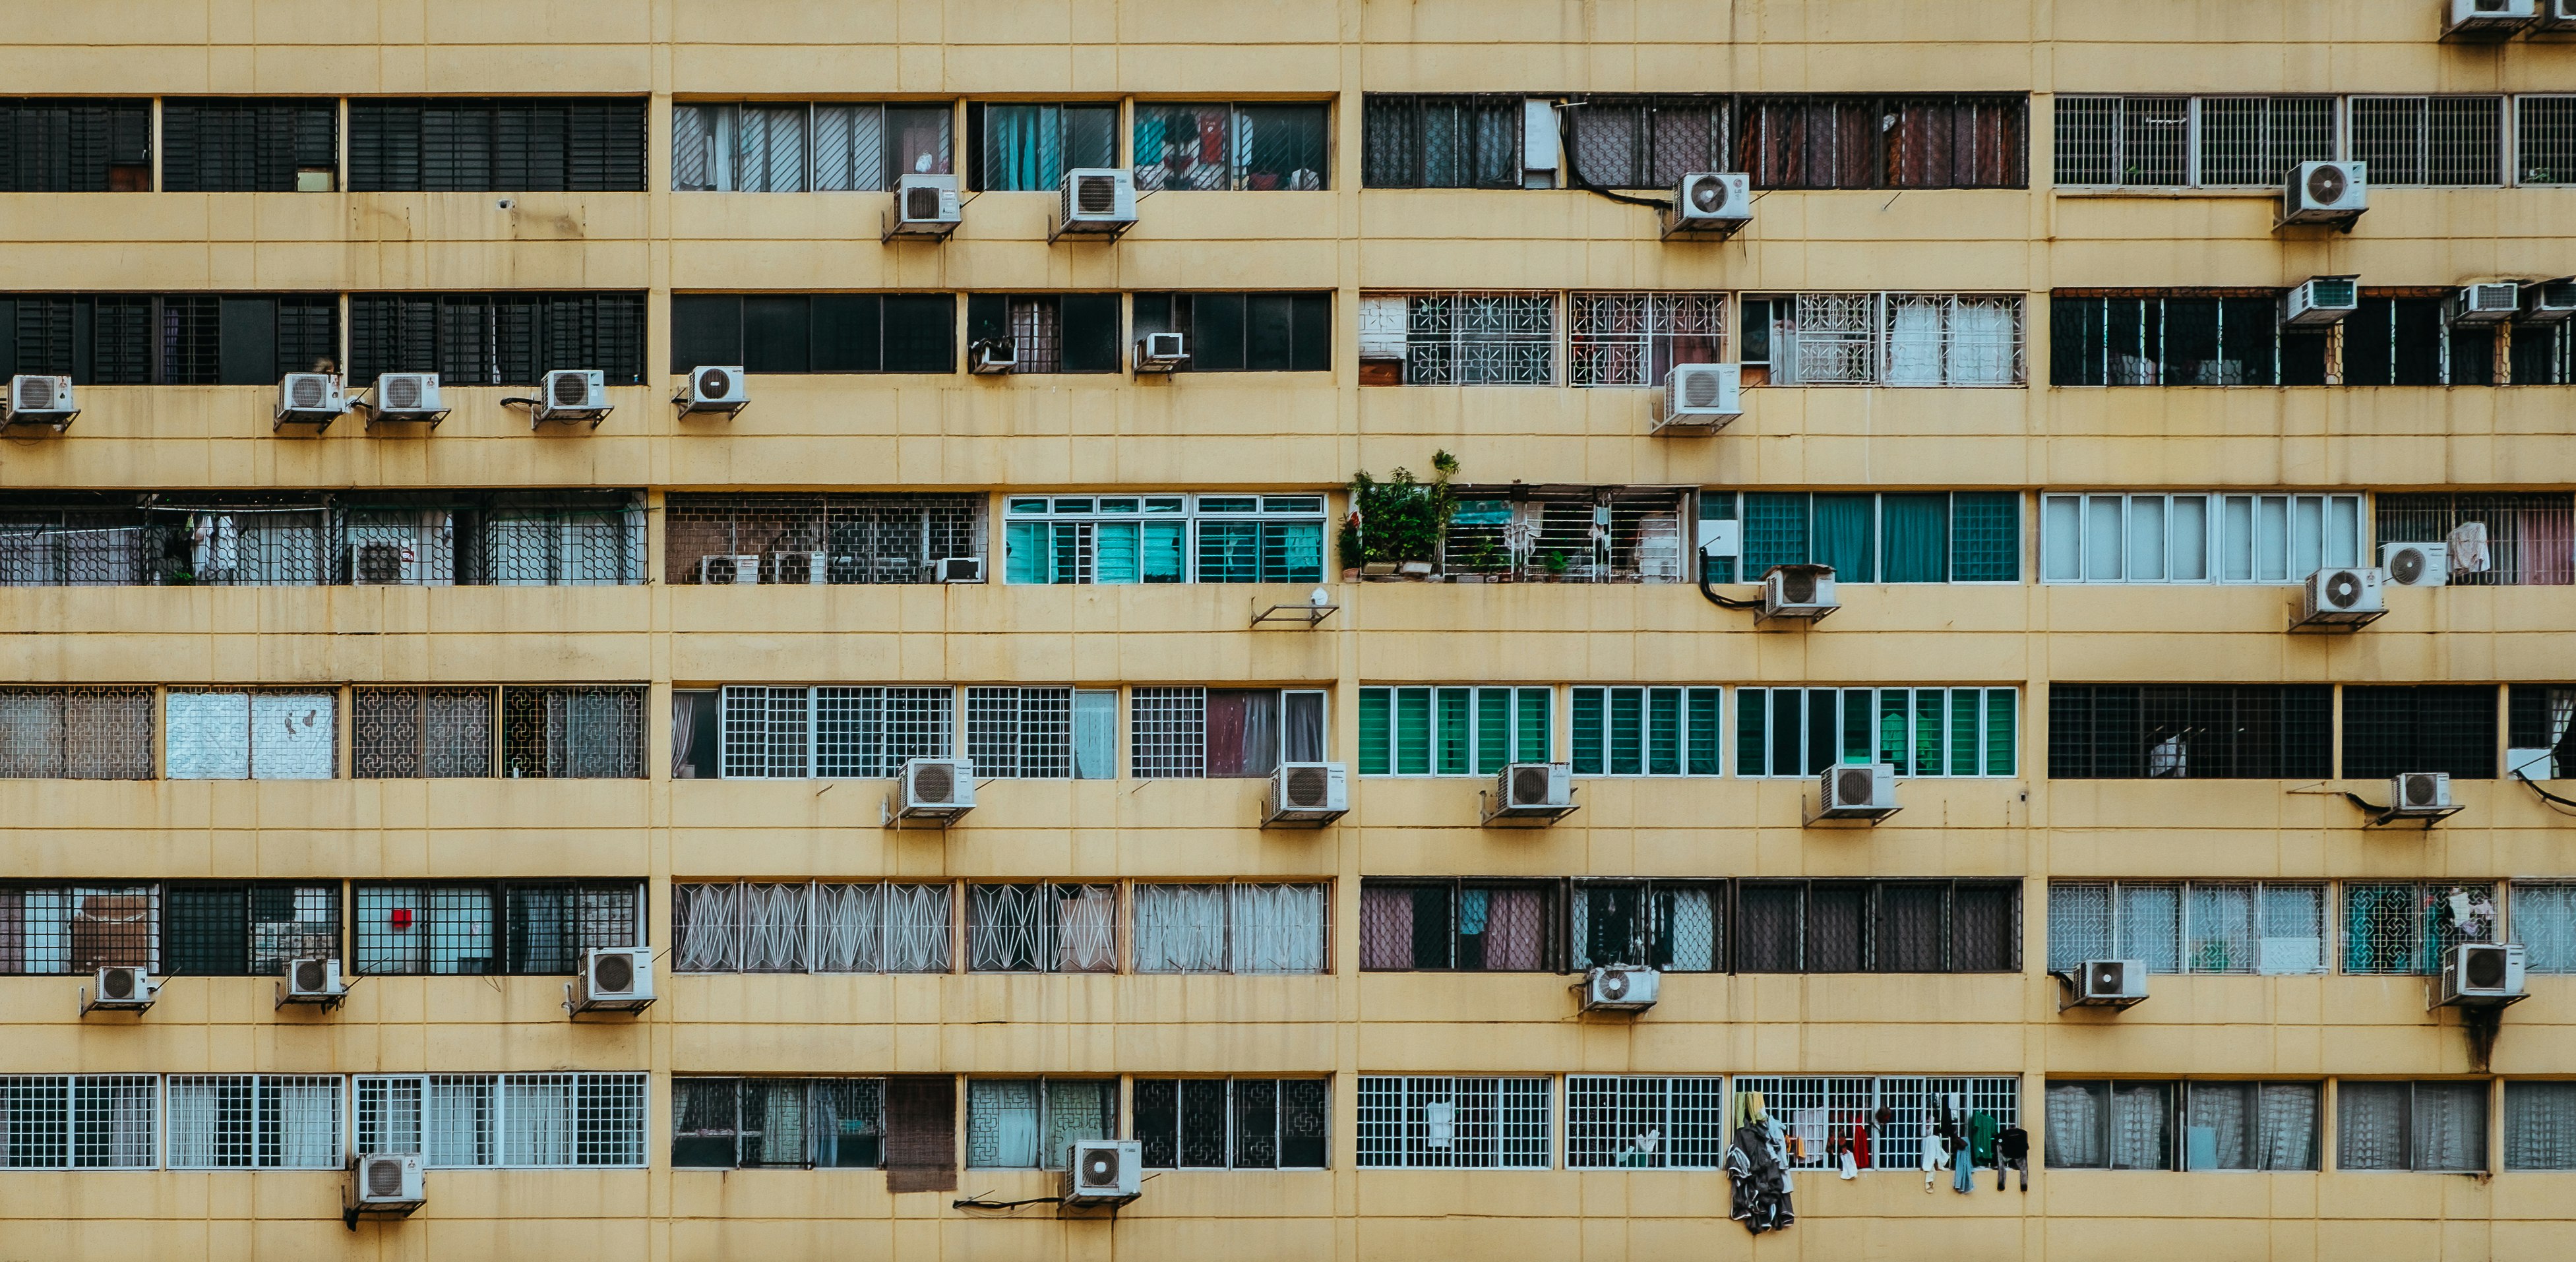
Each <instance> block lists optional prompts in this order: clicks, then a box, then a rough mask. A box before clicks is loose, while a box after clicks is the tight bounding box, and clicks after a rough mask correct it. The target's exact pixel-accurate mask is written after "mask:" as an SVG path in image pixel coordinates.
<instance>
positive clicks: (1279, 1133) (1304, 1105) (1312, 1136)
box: [1129, 1078, 1326, 1170]
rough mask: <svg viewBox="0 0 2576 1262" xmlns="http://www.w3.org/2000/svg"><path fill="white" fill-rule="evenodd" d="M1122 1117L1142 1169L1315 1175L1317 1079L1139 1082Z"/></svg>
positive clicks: (1320, 1142)
mask: <svg viewBox="0 0 2576 1262" xmlns="http://www.w3.org/2000/svg"><path fill="white" fill-rule="evenodd" d="M1129 1116H1130V1117H1131V1119H1132V1122H1133V1129H1132V1131H1131V1132H1130V1134H1131V1136H1132V1137H1133V1138H1135V1139H1137V1140H1139V1141H1141V1142H1142V1143H1143V1144H1144V1148H1145V1151H1144V1160H1145V1168H1146V1169H1148V1170H1321V1169H1323V1168H1324V1156H1325V1149H1324V1119H1325V1117H1326V1113H1325V1109H1324V1082H1323V1080H1322V1079H1320V1078H1139V1079H1137V1080H1136V1090H1135V1099H1134V1101H1133V1103H1132V1105H1131V1106H1130V1114H1129Z"/></svg>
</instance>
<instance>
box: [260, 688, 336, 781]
mask: <svg viewBox="0 0 2576 1262" xmlns="http://www.w3.org/2000/svg"><path fill="white" fill-rule="evenodd" d="M338 701H339V698H338V697H337V696H335V695H334V694H332V693H327V692H254V693H252V694H250V774H251V778H253V779H256V780H328V779H330V778H331V777H332V772H333V770H334V769H335V768H336V767H337V766H338V765H339V753H340V727H339V722H338V719H337V717H336V715H335V712H334V707H335V706H336V705H337V704H338Z"/></svg>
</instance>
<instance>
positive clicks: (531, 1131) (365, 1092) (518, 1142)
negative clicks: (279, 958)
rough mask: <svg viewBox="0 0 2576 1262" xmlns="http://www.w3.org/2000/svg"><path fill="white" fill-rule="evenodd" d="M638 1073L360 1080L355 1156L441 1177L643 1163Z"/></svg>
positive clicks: (641, 1088)
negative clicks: (397, 1157)
mask: <svg viewBox="0 0 2576 1262" xmlns="http://www.w3.org/2000/svg"><path fill="white" fill-rule="evenodd" d="M645 1079H646V1076H645V1075H644V1074H640V1073H633V1074H625V1073H553V1074H400V1075H385V1074H369V1075H362V1076H360V1077H359V1078H358V1079H357V1083H356V1088H357V1108H356V1113H357V1127H356V1135H357V1141H358V1150H359V1151H360V1152H368V1153H388V1154H412V1155H417V1156H419V1157H420V1158H421V1159H422V1162H423V1164H426V1165H429V1166H432V1167H436V1168H441V1169H459V1168H470V1167H477V1166H486V1167H495V1166H497V1167H505V1168H550V1167H587V1168H602V1167H607V1168H616V1167H635V1166H641V1165H643V1164H644V1099H645V1095H644V1093H645Z"/></svg>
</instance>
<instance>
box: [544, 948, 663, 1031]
mask: <svg viewBox="0 0 2576 1262" xmlns="http://www.w3.org/2000/svg"><path fill="white" fill-rule="evenodd" d="M652 1006H653V948H651V947H640V946H639V947H593V948H591V949H590V950H587V951H584V952H582V953H581V973H580V974H579V975H578V976H576V977H575V978H573V980H572V981H571V982H570V983H568V984H566V985H565V986H564V1010H565V1011H566V1012H568V1013H571V1014H572V1015H574V1016H579V1015H581V1014H582V1013H585V1012H641V1011H643V1010H644V1009H646V1008H650V1007H652Z"/></svg>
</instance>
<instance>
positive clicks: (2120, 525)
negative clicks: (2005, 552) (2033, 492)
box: [2039, 492, 2369, 583]
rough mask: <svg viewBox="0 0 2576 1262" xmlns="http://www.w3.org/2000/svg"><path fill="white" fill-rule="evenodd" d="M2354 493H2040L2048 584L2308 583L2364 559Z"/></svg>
mask: <svg viewBox="0 0 2576 1262" xmlns="http://www.w3.org/2000/svg"><path fill="white" fill-rule="evenodd" d="M2368 549H2369V541H2368V539H2367V537H2366V536H2365V535H2364V534H2363V533H2362V499H2361V497H2360V496H2358V495H2123V494H2120V493H2118V492H2106V493H2103V494H2097V495H2043V496H2041V497H2040V501H2039V577H2040V581H2041V582H2045V583H2303V582H2306V581H2307V577H2308V576H2309V575H2311V574H2314V573H2316V572H2317V571H2318V570H2320V569H2324V568H2326V567H2328V566H2354V565H2363V564H2366V563H2367V561H2368Z"/></svg>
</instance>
